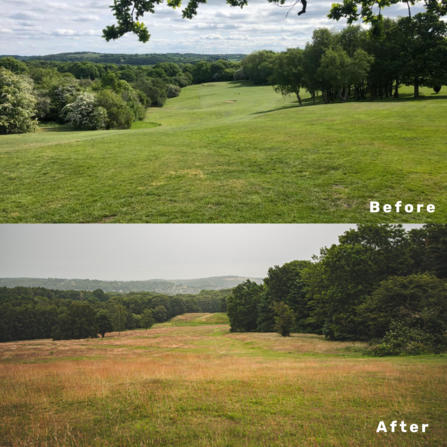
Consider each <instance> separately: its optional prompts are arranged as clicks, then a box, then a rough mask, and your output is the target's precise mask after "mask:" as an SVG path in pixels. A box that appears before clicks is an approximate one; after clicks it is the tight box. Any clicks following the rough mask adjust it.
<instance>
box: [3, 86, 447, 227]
mask: <svg viewBox="0 0 447 447" xmlns="http://www.w3.org/2000/svg"><path fill="white" fill-rule="evenodd" d="M403 91H404V93H405V92H407V94H408V95H407V99H405V97H404V99H402V100H398V101H396V100H392V99H390V100H383V101H375V102H361V103H352V102H351V103H347V104H333V105H317V106H315V107H310V106H309V107H303V108H298V107H296V101H295V100H294V98H292V97H289V98H288V99H283V98H282V97H281V96H280V95H278V94H276V93H275V92H274V91H273V89H272V88H271V87H253V86H249V85H244V84H242V85H241V84H238V83H231V82H230V83H215V84H205V85H196V86H191V87H187V88H186V89H184V90H183V91H182V93H181V95H180V97H179V98H175V99H171V100H169V101H168V103H167V105H166V107H164V108H163V109H150V111H149V113H148V117H147V119H146V123H138V124H137V125H136V126H135V129H132V130H127V131H125V130H119V131H96V132H73V131H69V130H67V129H64V128H55V129H51V128H45V129H41V130H40V131H39V132H37V133H35V134H27V135H7V136H2V137H0V166H1V176H0V192H1V202H0V221H1V222H11V223H14V222H387V221H390V222H445V221H446V217H447V206H446V205H447V195H446V189H445V185H446V183H447V174H446V170H445V166H446V165H447V126H446V116H447V96H442V94H443V93H444V89H443V90H442V91H441V94H440V95H441V96H440V95H434V94H432V93H431V90H430V89H425V90H424V91H423V92H422V93H424V94H425V98H422V99H420V100H418V101H414V100H411V99H409V98H410V91H409V89H407V90H405V89H404V90H403ZM305 103H306V104H309V103H310V102H309V99H307V100H306V101H305ZM371 200H375V201H379V202H381V203H382V204H385V203H390V204H394V203H395V202H396V201H397V200H402V201H403V203H404V204H406V203H411V204H413V205H416V204H417V203H422V204H424V205H425V206H426V205H428V204H430V203H431V204H434V205H435V206H436V212H435V213H433V214H429V213H427V212H423V213H422V214H417V213H413V214H406V213H405V212H401V213H400V214H396V213H395V212H392V213H389V214H384V213H383V212H381V213H380V214H370V212H369V202H370V201H371Z"/></svg>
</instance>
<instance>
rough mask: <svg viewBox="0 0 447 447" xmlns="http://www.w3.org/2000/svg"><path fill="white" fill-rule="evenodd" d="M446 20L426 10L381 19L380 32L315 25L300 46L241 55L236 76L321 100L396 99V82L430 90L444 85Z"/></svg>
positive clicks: (416, 91) (446, 76)
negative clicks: (307, 40)
mask: <svg viewBox="0 0 447 447" xmlns="http://www.w3.org/2000/svg"><path fill="white" fill-rule="evenodd" d="M446 36H447V24H446V23H445V21H443V20H442V19H441V18H440V17H439V16H438V15H436V14H434V13H432V12H425V13H419V14H416V15H414V16H408V17H402V18H399V19H398V20H391V19H385V20H384V21H383V23H382V24H381V34H380V36H377V35H375V34H374V33H373V32H372V30H365V29H363V28H361V27H360V26H348V27H347V28H345V29H343V30H342V31H341V32H335V31H330V30H328V29H326V28H320V29H317V30H315V31H314V33H313V37H312V41H311V42H308V43H307V44H306V46H305V48H304V49H300V48H295V49H288V50H287V51H285V52H282V53H274V52H272V51H258V52H255V53H252V54H250V55H248V56H247V57H245V58H244V59H243V60H242V62H241V66H242V72H241V73H238V76H239V78H245V79H248V80H250V81H251V82H253V83H254V84H259V85H268V84H271V85H273V86H274V88H275V90H276V91H277V92H279V93H282V94H283V95H288V94H294V95H296V96H297V100H298V102H299V104H300V105H301V103H302V102H301V97H300V91H301V90H303V89H304V90H306V91H308V92H309V93H310V95H311V97H312V98H313V100H314V101H315V98H316V97H317V96H318V95H319V94H320V93H321V96H322V99H323V101H324V102H325V103H332V102H334V101H336V100H339V101H340V102H344V101H346V100H347V99H348V98H352V99H355V100H361V99H366V98H367V95H368V96H369V97H370V98H373V99H374V98H383V97H390V96H393V97H395V98H398V97H399V86H400V85H412V86H413V88H414V97H415V98H418V97H419V96H420V93H419V87H420V86H427V87H432V88H433V89H434V90H435V92H436V93H438V92H439V91H440V89H441V86H442V85H445V84H447V39H446Z"/></svg>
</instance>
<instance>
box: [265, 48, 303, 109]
mask: <svg viewBox="0 0 447 447" xmlns="http://www.w3.org/2000/svg"><path fill="white" fill-rule="evenodd" d="M304 79H305V78H304V51H303V50H301V49H299V48H289V49H288V50H287V51H286V52H284V53H280V54H278V55H277V56H276V58H275V63H274V68H273V75H272V77H271V83H272V84H273V88H274V89H275V91H276V92H278V93H281V94H282V95H283V96H286V95H290V94H294V95H296V98H297V100H298V104H299V105H300V106H301V105H302V101H301V96H300V90H301V89H302V88H303V87H304V85H305V82H304Z"/></svg>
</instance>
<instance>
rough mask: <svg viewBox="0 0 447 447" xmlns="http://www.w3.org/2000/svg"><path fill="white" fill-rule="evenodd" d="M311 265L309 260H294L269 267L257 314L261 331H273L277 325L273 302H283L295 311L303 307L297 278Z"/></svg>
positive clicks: (258, 327) (258, 326)
mask: <svg viewBox="0 0 447 447" xmlns="http://www.w3.org/2000/svg"><path fill="white" fill-rule="evenodd" d="M309 265H310V262H309V261H292V262H288V263H286V264H284V265H283V266H281V267H280V266H278V265H275V266H274V267H271V268H269V270H268V276H267V278H265V279H264V290H265V293H263V294H262V296H261V299H260V302H259V306H258V312H257V314H258V316H257V324H256V325H257V329H258V331H260V332H273V331H274V326H275V313H274V310H273V304H274V303H275V302H283V303H284V304H287V305H289V306H290V307H291V308H292V309H293V310H294V311H296V310H298V308H300V307H303V303H302V301H300V298H303V299H305V296H304V297H302V296H301V295H300V294H299V293H297V292H298V291H297V290H296V287H297V284H296V282H297V280H299V279H300V277H301V273H302V271H303V270H304V269H305V268H307V267H308V266H309Z"/></svg>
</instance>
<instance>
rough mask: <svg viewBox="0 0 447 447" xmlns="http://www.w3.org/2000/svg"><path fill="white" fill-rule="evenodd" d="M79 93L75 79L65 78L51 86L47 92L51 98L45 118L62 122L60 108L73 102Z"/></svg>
mask: <svg viewBox="0 0 447 447" xmlns="http://www.w3.org/2000/svg"><path fill="white" fill-rule="evenodd" d="M80 93H81V90H80V88H79V86H78V83H77V81H72V80H70V79H69V80H67V81H66V83H64V84H60V85H56V86H54V87H52V88H51V89H50V91H49V93H48V96H49V98H50V99H51V108H50V111H49V113H48V114H47V116H46V119H47V120H50V121H51V120H54V121H57V122H59V123H63V122H64V116H63V113H62V110H63V109H64V107H65V106H67V105H68V104H70V103H73V102H74V101H75V99H76V97H77V96H78V95H79V94H80Z"/></svg>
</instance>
